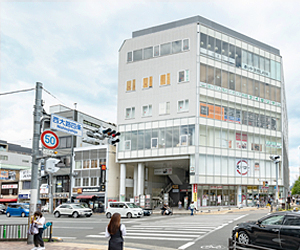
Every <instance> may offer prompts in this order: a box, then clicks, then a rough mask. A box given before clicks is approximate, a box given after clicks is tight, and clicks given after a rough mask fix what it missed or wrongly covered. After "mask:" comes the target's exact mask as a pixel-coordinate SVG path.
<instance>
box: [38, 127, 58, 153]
mask: <svg viewBox="0 0 300 250" xmlns="http://www.w3.org/2000/svg"><path fill="white" fill-rule="evenodd" d="M41 141H42V144H43V145H44V146H45V147H46V148H49V149H55V148H57V147H58V144H59V139H58V137H57V135H56V134H55V133H54V132H52V131H50V130H46V131H44V132H43V133H42V135H41Z"/></svg>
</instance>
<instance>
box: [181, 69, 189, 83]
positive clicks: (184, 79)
mask: <svg viewBox="0 0 300 250" xmlns="http://www.w3.org/2000/svg"><path fill="white" fill-rule="evenodd" d="M188 81H189V70H188V69H187V70H182V71H179V72H178V82H188Z"/></svg>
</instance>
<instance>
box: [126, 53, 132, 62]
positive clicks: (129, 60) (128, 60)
mask: <svg viewBox="0 0 300 250" xmlns="http://www.w3.org/2000/svg"><path fill="white" fill-rule="evenodd" d="M127 62H132V51H130V52H128V53H127Z"/></svg>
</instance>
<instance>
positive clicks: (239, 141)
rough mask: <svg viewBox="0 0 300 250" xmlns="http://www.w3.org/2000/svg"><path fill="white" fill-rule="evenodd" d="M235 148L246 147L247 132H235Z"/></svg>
mask: <svg viewBox="0 0 300 250" xmlns="http://www.w3.org/2000/svg"><path fill="white" fill-rule="evenodd" d="M235 140H236V148H240V149H247V134H241V133H236V134H235Z"/></svg>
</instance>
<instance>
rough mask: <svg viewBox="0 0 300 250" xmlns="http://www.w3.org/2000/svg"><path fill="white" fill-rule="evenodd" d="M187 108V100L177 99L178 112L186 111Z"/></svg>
mask: <svg viewBox="0 0 300 250" xmlns="http://www.w3.org/2000/svg"><path fill="white" fill-rule="evenodd" d="M188 110H189V100H188V99H186V100H181V101H178V112H183V111H188Z"/></svg>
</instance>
